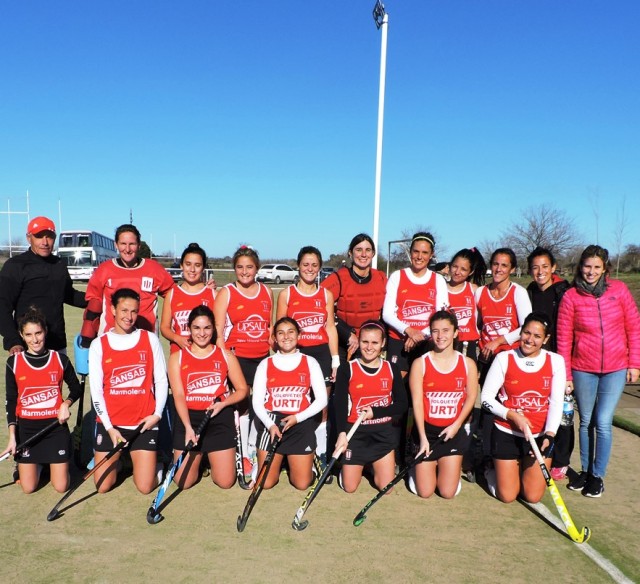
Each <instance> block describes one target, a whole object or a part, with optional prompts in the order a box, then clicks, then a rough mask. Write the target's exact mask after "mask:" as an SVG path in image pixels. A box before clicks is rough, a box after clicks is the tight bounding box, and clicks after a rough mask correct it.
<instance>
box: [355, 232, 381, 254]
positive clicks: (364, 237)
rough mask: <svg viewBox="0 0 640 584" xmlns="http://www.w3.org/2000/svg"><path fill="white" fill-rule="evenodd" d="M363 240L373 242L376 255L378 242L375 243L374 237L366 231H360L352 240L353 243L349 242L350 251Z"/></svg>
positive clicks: (372, 245) (372, 246)
mask: <svg viewBox="0 0 640 584" xmlns="http://www.w3.org/2000/svg"><path fill="white" fill-rule="evenodd" d="M363 241H367V242H368V243H370V244H371V248H372V249H373V255H376V244H375V243H373V239H371V236H370V235H367V234H366V233H358V235H356V236H354V238H353V239H352V240H351V243H350V244H349V253H352V252H353V248H354V247H355V246H356V245H358V244H359V243H362V242H363Z"/></svg>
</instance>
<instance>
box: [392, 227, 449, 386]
mask: <svg viewBox="0 0 640 584" xmlns="http://www.w3.org/2000/svg"><path fill="white" fill-rule="evenodd" d="M435 245H436V244H435V239H434V237H433V235H431V233H426V232H424V231H421V232H419V233H416V234H415V235H414V236H413V237H412V238H411V247H410V248H409V255H410V258H411V265H410V267H408V268H405V269H403V270H398V271H396V272H394V273H393V274H391V276H390V277H389V281H388V282H387V290H386V296H385V299H384V306H383V309H382V318H383V319H384V321H385V322H386V323H387V324H388V325H389V345H388V346H387V359H389V361H391V363H396V364H397V365H398V368H399V369H400V371H401V373H402V376H403V377H404V376H405V375H406V374H407V373H408V372H409V369H410V367H411V362H412V361H413V360H414V359H415V358H417V357H419V356H420V355H422V354H424V353H425V352H426V342H425V341H426V340H427V339H428V338H429V319H430V318H431V315H432V314H434V313H435V312H436V311H437V310H441V309H442V308H444V307H445V306H446V305H447V304H448V302H449V297H448V293H447V282H446V280H445V279H444V277H443V276H441V275H440V274H436V273H435V272H432V271H431V270H430V269H429V261H430V260H431V258H432V257H433V253H434V250H435Z"/></svg>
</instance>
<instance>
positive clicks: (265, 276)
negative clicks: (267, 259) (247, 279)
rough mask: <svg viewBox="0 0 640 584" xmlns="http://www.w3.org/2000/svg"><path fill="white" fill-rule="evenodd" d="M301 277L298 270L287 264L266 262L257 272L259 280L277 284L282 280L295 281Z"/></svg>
mask: <svg viewBox="0 0 640 584" xmlns="http://www.w3.org/2000/svg"><path fill="white" fill-rule="evenodd" d="M299 278H300V276H299V275H298V270H294V269H293V268H292V267H291V266H287V265H286V264H265V265H264V266H262V267H261V268H260V269H259V270H258V273H257V274H256V280H258V282H275V283H276V284H280V282H292V283H295V282H297V281H298V279H299Z"/></svg>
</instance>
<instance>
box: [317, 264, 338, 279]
mask: <svg viewBox="0 0 640 584" xmlns="http://www.w3.org/2000/svg"><path fill="white" fill-rule="evenodd" d="M335 271H336V269H335V268H330V267H328V266H326V267H324V268H320V273H319V274H318V282H322V281H323V280H326V279H327V278H328V277H329V276H330V275H331V274H333V273H334V272H335Z"/></svg>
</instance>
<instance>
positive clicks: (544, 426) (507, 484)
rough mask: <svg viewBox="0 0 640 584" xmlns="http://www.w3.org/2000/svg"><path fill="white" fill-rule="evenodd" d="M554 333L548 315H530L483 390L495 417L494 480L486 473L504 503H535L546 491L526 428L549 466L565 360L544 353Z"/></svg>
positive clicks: (486, 404)
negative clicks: (516, 342)
mask: <svg viewBox="0 0 640 584" xmlns="http://www.w3.org/2000/svg"><path fill="white" fill-rule="evenodd" d="M550 332H551V322H550V321H549V318H548V317H547V315H546V314H544V313H540V312H532V313H531V314H529V316H527V318H526V319H525V321H524V324H523V326H522V330H521V332H520V343H519V347H518V348H517V349H511V350H509V351H506V352H501V353H499V354H498V355H497V356H496V358H495V360H494V362H493V365H491V369H489V373H488V374H487V378H486V381H485V383H484V385H483V387H482V395H481V399H482V405H483V406H484V407H485V408H487V409H488V410H489V411H490V412H491V413H492V414H493V415H494V416H495V420H494V421H495V424H494V427H493V432H492V435H491V455H492V456H493V461H494V465H495V477H494V475H493V472H494V471H493V470H489V471H487V473H486V476H487V482H488V484H489V490H491V491H492V494H495V495H496V496H497V497H498V499H500V500H501V501H504V502H505V503H511V502H512V501H514V500H515V499H516V497H518V496H521V497H522V498H523V499H524V500H525V501H528V502H529V503H537V502H538V501H539V500H540V499H541V498H542V495H543V494H544V491H545V488H546V482H545V480H544V477H543V475H542V473H541V472H540V468H539V467H538V463H537V462H536V459H535V457H534V456H532V455H531V447H530V444H529V442H528V440H527V438H526V437H525V428H527V427H528V428H529V430H530V431H531V434H532V435H533V436H534V438H535V439H536V442H537V443H538V446H539V447H540V450H541V451H542V454H543V456H544V457H545V459H546V461H545V462H546V464H547V466H549V464H550V463H551V458H550V456H549V452H550V450H551V447H552V446H553V441H554V437H555V435H556V432H557V430H558V426H559V425H560V418H561V417H562V402H563V396H564V387H565V376H566V372H565V366H564V359H562V357H561V356H560V355H557V354H556V353H550V352H548V351H546V350H545V349H543V348H542V346H543V345H544V344H545V343H546V342H548V340H549V334H550ZM494 488H495V493H493V490H494Z"/></svg>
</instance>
